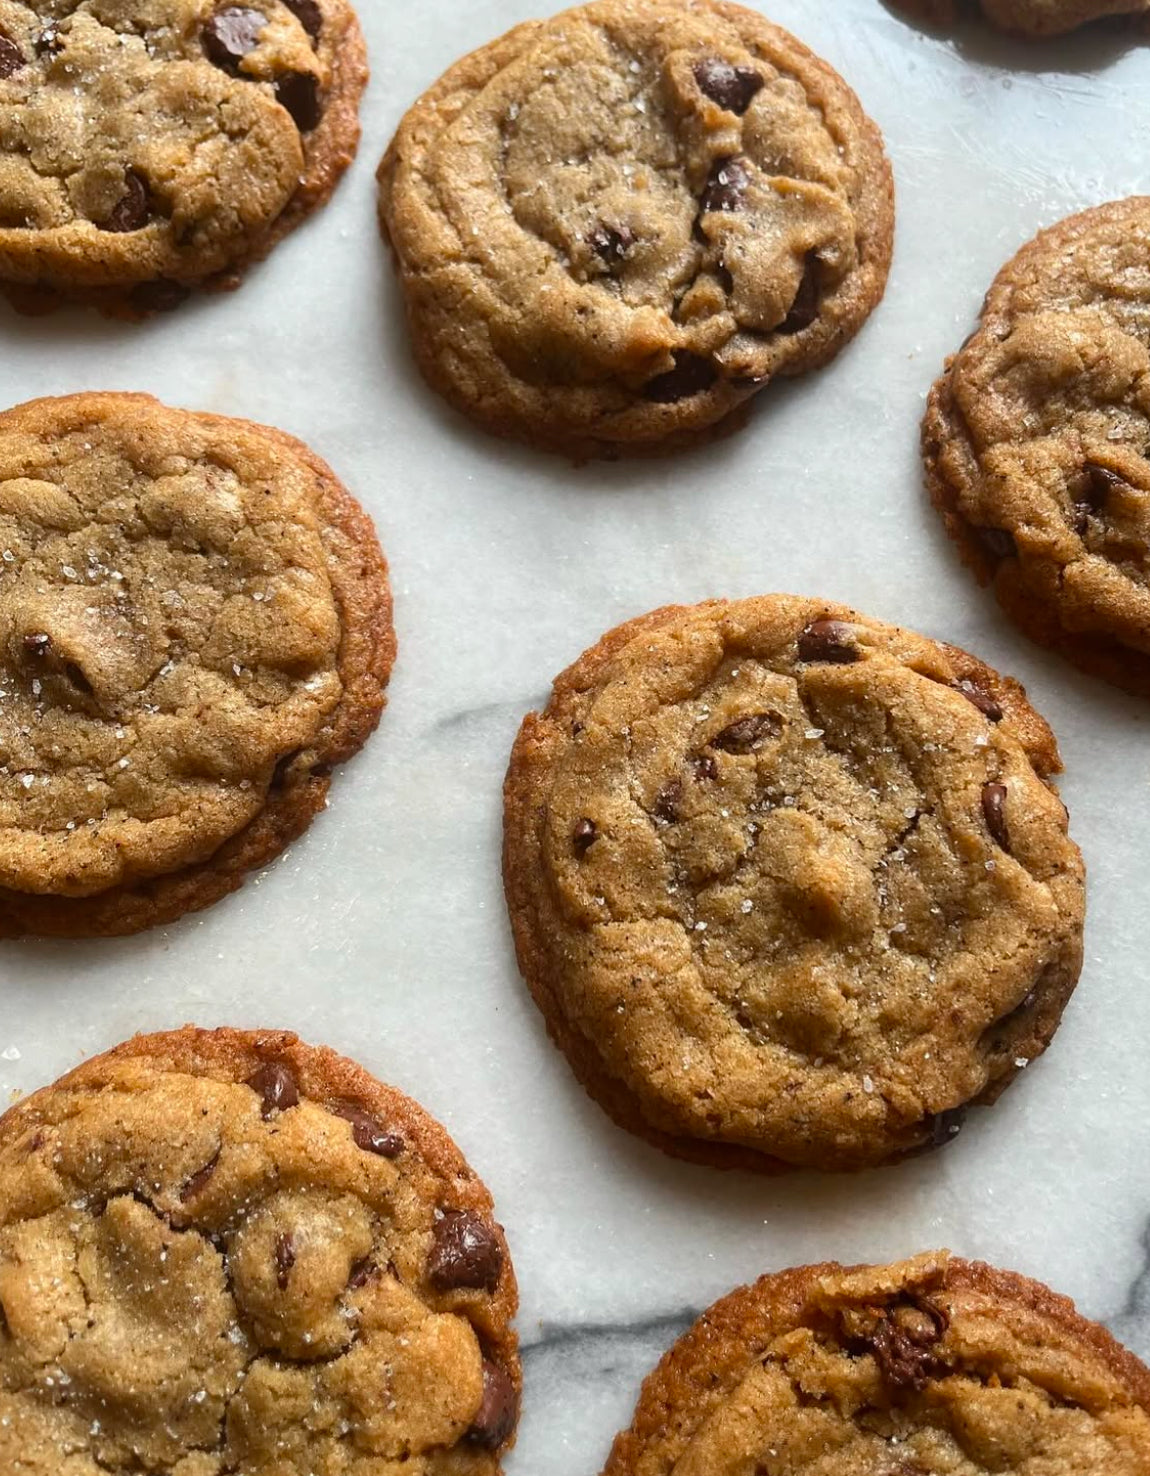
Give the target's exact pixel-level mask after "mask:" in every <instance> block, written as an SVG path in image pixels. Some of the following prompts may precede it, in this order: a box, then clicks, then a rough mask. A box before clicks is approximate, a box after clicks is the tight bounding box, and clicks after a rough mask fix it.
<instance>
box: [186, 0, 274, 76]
mask: <svg viewBox="0 0 1150 1476" xmlns="http://www.w3.org/2000/svg"><path fill="white" fill-rule="evenodd" d="M267 23H268V18H267V16H266V15H264V14H263V12H262V11H259V10H249V9H247V7H246V6H242V5H227V6H225V7H224V8H223V10H217V11H216V13H215V15H213V16H211V17H210V18H209V19H208V21H207V22H206V24H205V25H204V29H203V30H202V32H201V33H200V40H201V42H202V43H203V48H204V54H205V56H206V57H207V59H208V60H209V61H210V62H211V63H212V64H213V65H214V66H217V67H222V68H223V69H224V71H225V72H232V73H236V72H238V71H239V69H240V62H241V61H242V60H243V59H244V57H245V56H247V54H248V53H249V52H250V51H254V50H255V49H256V47H257V46H258V45H259V44H260V35H261V34H262V32H263V31H264V28H265V27H266V26H267Z"/></svg>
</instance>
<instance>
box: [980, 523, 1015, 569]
mask: <svg viewBox="0 0 1150 1476" xmlns="http://www.w3.org/2000/svg"><path fill="white" fill-rule="evenodd" d="M974 531H975V533H977V534H978V539H979V542H980V543H981V544H982V546H983V548H985V549H986V551H987V553H988V554H989V555H990V557H991V558H992V559H997V560H998V561H999V562H1001V561H1002V560H1003V559H1008V558H1010V556H1011V554H1013V553H1015V552H1016V549H1015V546H1014V539H1013V538H1012V537H1011V535H1010V534H1009V533H1008V532H1007V531H1006V529H1005V528H975V530H974Z"/></svg>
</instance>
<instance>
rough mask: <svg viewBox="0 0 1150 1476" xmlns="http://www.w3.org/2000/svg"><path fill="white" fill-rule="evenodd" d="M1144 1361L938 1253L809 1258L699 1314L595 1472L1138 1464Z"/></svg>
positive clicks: (919, 1471) (1017, 1282)
mask: <svg viewBox="0 0 1150 1476" xmlns="http://www.w3.org/2000/svg"><path fill="white" fill-rule="evenodd" d="M1147 1470H1150V1371H1148V1370H1147V1369H1146V1368H1145V1367H1144V1366H1143V1365H1142V1364H1141V1363H1139V1361H1138V1360H1137V1359H1136V1358H1134V1357H1133V1355H1132V1354H1130V1353H1128V1352H1127V1351H1126V1350H1125V1349H1124V1348H1122V1347H1120V1346H1119V1344H1118V1343H1116V1342H1115V1341H1114V1339H1113V1338H1112V1337H1111V1336H1110V1335H1109V1334H1108V1333H1107V1332H1106V1331H1105V1329H1103V1328H1101V1327H1099V1326H1097V1325H1096V1324H1094V1323H1090V1322H1087V1321H1086V1320H1085V1319H1084V1318H1082V1317H1080V1316H1079V1315H1078V1314H1077V1312H1076V1311H1075V1309H1074V1305H1073V1303H1072V1302H1070V1301H1069V1300H1068V1299H1067V1298H1065V1297H1061V1296H1058V1295H1056V1294H1055V1293H1054V1292H1051V1291H1050V1290H1049V1289H1048V1288H1046V1287H1045V1286H1042V1285H1040V1284H1039V1283H1038V1282H1035V1281H1029V1280H1027V1279H1025V1278H1024V1277H1021V1276H1015V1275H1013V1274H1011V1273H1009V1272H1005V1271H997V1270H995V1269H993V1268H992V1267H990V1266H985V1265H981V1264H978V1263H971V1262H965V1261H960V1260H958V1259H954V1258H949V1257H947V1256H946V1255H945V1254H937V1255H925V1256H919V1257H917V1258H916V1259H915V1260H912V1261H906V1262H902V1263H901V1264H898V1265H894V1266H864V1267H853V1268H844V1267H842V1266H837V1265H833V1264H830V1265H822V1266H806V1267H803V1268H801V1269H799V1270H795V1271H784V1272H781V1273H779V1274H778V1275H774V1276H765V1277H763V1278H762V1280H761V1281H759V1282H757V1283H756V1284H755V1285H754V1286H748V1287H743V1288H741V1289H740V1290H738V1291H736V1292H733V1293H732V1294H731V1295H730V1296H729V1297H726V1298H724V1299H723V1301H721V1302H718V1303H716V1305H715V1306H713V1307H712V1308H711V1309H710V1310H709V1311H708V1312H705V1313H704V1314H703V1316H702V1318H700V1320H699V1321H698V1322H697V1323H696V1324H695V1326H694V1327H693V1328H692V1329H691V1331H690V1332H688V1333H687V1334H686V1336H685V1337H684V1338H682V1339H681V1340H680V1342H679V1343H678V1344H676V1346H675V1347H674V1348H673V1349H672V1350H671V1352H670V1353H668V1354H667V1356H666V1357H665V1358H664V1359H663V1361H662V1363H661V1364H660V1365H659V1367H658V1368H657V1369H656V1370H655V1372H654V1373H652V1375H651V1376H650V1378H649V1379H648V1380H647V1382H646V1384H645V1385H644V1388H643V1393H642V1395H641V1397H640V1400H639V1405H638V1409H637V1410H636V1413H635V1419H634V1422H633V1424H632V1425H631V1428H630V1429H629V1430H628V1431H626V1432H625V1433H624V1434H622V1435H620V1436H619V1438H618V1439H617V1440H616V1442H615V1447H614V1450H613V1452H612V1455H611V1458H610V1460H609V1461H608V1463H607V1467H606V1472H605V1476H745V1473H748V1472H755V1473H756V1476H1102V1473H1105V1476H1143V1473H1144V1472H1145V1471H1147Z"/></svg>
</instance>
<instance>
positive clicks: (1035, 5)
mask: <svg viewBox="0 0 1150 1476" xmlns="http://www.w3.org/2000/svg"><path fill="white" fill-rule="evenodd" d="M893 3H894V4H895V5H896V6H897V7H898V8H899V9H900V10H905V11H907V12H909V13H910V14H911V15H913V16H915V17H916V18H918V19H920V20H926V21H931V22H934V23H940V24H944V25H949V24H950V23H951V22H952V21H954V20H955V19H956V18H957V16H958V15H959V14H960V13H961V12H962V10H963V9H964V8H970V9H975V8H979V7H980V8H981V10H982V12H983V14H984V15H985V16H986V17H987V19H988V20H991V21H993V22H994V24H995V25H996V26H999V27H1001V28H1002V30H1004V31H1011V32H1013V33H1014V34H1016V35H1019V36H1030V37H1033V38H1040V37H1043V36H1060V35H1063V34H1064V33H1065V32H1066V31H1073V30H1076V29H1077V28H1078V27H1079V26H1084V25H1086V24H1087V22H1089V21H1096V20H1102V19H1103V18H1105V17H1107V16H1121V15H1126V16H1133V15H1146V14H1148V13H1150V0H969V6H968V7H964V0H893Z"/></svg>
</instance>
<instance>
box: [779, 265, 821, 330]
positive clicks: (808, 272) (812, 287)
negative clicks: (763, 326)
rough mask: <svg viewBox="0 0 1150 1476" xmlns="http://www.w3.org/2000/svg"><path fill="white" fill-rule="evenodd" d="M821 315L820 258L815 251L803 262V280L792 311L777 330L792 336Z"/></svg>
mask: <svg viewBox="0 0 1150 1476" xmlns="http://www.w3.org/2000/svg"><path fill="white" fill-rule="evenodd" d="M818 315H819V259H818V257H817V256H816V255H815V254H814V252H813V251H809V252H808V253H807V257H806V261H805V263H804V264H803V275H802V280H801V281H800V282H799V290H798V291H797V292H796V293H795V300H794V302H792V303H791V307H790V311H789V312H788V313H787V316H786V317H785V318H784V319H783V321H782V322H781V323H780V324H779V326H778V328H777V329H776V330H775V331H776V332H778V333H785V334H787V335H788V336H790V335H791V334H792V333H801V332H802V331H803V329H804V328H809V327H810V326H811V324H812V323H813V322H814V321H815V319H816V318H817V317H818Z"/></svg>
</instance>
